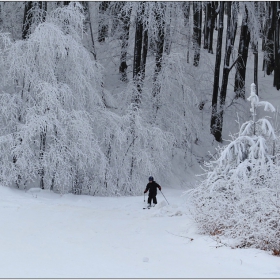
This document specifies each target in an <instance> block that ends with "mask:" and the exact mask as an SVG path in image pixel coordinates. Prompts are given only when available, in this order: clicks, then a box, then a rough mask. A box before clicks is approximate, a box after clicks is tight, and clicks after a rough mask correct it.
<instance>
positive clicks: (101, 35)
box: [98, 1, 110, 42]
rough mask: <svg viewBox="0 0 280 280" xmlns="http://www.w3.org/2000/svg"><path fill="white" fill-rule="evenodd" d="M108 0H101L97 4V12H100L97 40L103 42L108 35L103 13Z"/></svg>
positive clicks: (106, 7)
mask: <svg viewBox="0 0 280 280" xmlns="http://www.w3.org/2000/svg"><path fill="white" fill-rule="evenodd" d="M109 3H110V1H102V2H101V3H100V5H99V13H100V14H101V17H102V18H101V20H100V22H99V26H98V42H104V41H105V38H107V37H108V29H109V27H108V24H107V23H106V22H105V19H104V14H105V12H106V11H107V9H108V7H109Z"/></svg>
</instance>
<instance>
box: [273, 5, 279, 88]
mask: <svg viewBox="0 0 280 280" xmlns="http://www.w3.org/2000/svg"><path fill="white" fill-rule="evenodd" d="M273 4H274V6H275V8H276V9H273V12H274V17H275V32H274V58H275V65H274V79H273V86H274V87H276V89H277V90H279V89H280V62H279V59H280V45H279V31H280V28H279V24H280V20H279V2H274V3H273Z"/></svg>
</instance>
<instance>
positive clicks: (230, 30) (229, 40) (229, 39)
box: [215, 1, 236, 142]
mask: <svg viewBox="0 0 280 280" xmlns="http://www.w3.org/2000/svg"><path fill="white" fill-rule="evenodd" d="M231 6H232V2H231V1H228V2H227V36H226V49H225V59H224V69H223V79H222V85H221V92H220V104H219V112H218V122H217V130H216V134H215V139H216V141H218V142H222V129H223V116H224V106H225V101H226V95H227V85H228V76H229V72H230V69H231V68H230V65H229V63H230V55H231V51H232V48H233V44H234V39H235V37H234V36H235V34H236V31H235V30H234V27H233V25H232V20H231V19H232V17H231V15H232V12H231ZM233 24H235V22H234V21H233Z"/></svg>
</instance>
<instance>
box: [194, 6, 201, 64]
mask: <svg viewBox="0 0 280 280" xmlns="http://www.w3.org/2000/svg"><path fill="white" fill-rule="evenodd" d="M201 21H202V5H201V2H193V24H194V27H193V47H194V61H193V65H194V66H198V65H199V60H200V48H201Z"/></svg>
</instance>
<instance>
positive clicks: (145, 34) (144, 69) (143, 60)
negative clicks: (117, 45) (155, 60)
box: [141, 30, 149, 81]
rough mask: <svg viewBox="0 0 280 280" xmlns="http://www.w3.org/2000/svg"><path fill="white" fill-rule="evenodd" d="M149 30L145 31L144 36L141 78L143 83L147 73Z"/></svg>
mask: <svg viewBox="0 0 280 280" xmlns="http://www.w3.org/2000/svg"><path fill="white" fill-rule="evenodd" d="M148 40H149V37H148V30H145V31H144V34H143V48H142V56H141V78H142V81H143V80H144V79H145V71H146V60H147V54H148Z"/></svg>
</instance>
